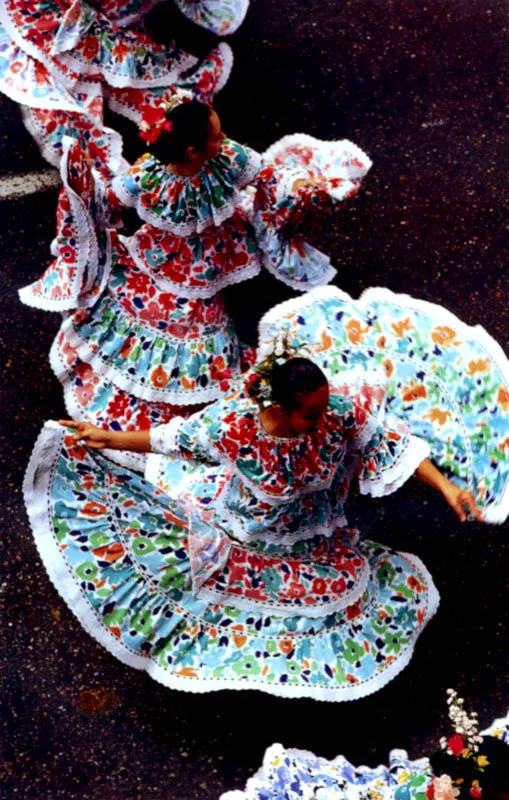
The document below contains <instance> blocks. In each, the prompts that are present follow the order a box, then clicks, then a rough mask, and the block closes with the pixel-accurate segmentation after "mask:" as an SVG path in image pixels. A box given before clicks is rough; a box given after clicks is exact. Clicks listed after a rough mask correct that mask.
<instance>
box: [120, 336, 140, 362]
mask: <svg viewBox="0 0 509 800" xmlns="http://www.w3.org/2000/svg"><path fill="white" fill-rule="evenodd" d="M135 343H136V339H135V337H134V336H130V337H129V338H128V339H127V340H126V341H125V342H124V344H123V346H122V350H121V351H120V354H121V356H122V358H127V357H128V356H130V355H131V353H132V351H133V348H134V345H135Z"/></svg>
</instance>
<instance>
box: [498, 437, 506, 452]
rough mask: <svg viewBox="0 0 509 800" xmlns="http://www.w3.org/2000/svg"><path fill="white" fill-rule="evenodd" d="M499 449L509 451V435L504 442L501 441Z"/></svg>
mask: <svg viewBox="0 0 509 800" xmlns="http://www.w3.org/2000/svg"><path fill="white" fill-rule="evenodd" d="M498 449H499V450H501V451H502V453H505V451H506V450H508V451H509V436H506V437H505V439H504V441H503V442H500V444H499V446H498Z"/></svg>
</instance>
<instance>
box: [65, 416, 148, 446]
mask: <svg viewBox="0 0 509 800" xmlns="http://www.w3.org/2000/svg"><path fill="white" fill-rule="evenodd" d="M58 422H59V424H60V425H63V426H64V427H66V428H75V430H76V433H75V434H74V437H75V439H76V440H79V439H81V440H82V441H83V443H84V444H86V445H87V447H91V448H92V449H94V450H102V449H103V448H105V447H109V448H110V449H111V450H132V451H134V452H135V453H150V452H151V449H150V430H147V431H105V430H103V429H102V428H98V427H97V426H96V425H92V424H91V423H90V422H77V421H76V420H74V419H59V420H58Z"/></svg>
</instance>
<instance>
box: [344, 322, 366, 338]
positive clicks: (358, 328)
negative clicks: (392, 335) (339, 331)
mask: <svg viewBox="0 0 509 800" xmlns="http://www.w3.org/2000/svg"><path fill="white" fill-rule="evenodd" d="M345 327H346V330H347V331H348V338H349V340H350V342H351V343H352V344H359V343H361V342H363V341H364V335H365V334H366V333H367V332H368V330H369V329H368V328H367V327H364V328H363V327H362V325H361V323H360V322H359V320H358V319H351V320H349V322H348V323H347V324H346V325H345Z"/></svg>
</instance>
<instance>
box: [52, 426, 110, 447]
mask: <svg viewBox="0 0 509 800" xmlns="http://www.w3.org/2000/svg"><path fill="white" fill-rule="evenodd" d="M58 423H59V425H63V426H64V427H66V428H74V429H75V430H76V433H75V434H74V438H75V439H76V441H78V440H80V439H81V440H83V442H84V444H86V445H87V447H91V448H92V449H93V450H102V449H103V448H104V447H108V445H109V439H110V432H109V431H104V430H102V429H101V428H98V427H97V426H96V425H92V424H91V423H90V422H77V421H76V420H74V419H59V420H58Z"/></svg>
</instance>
